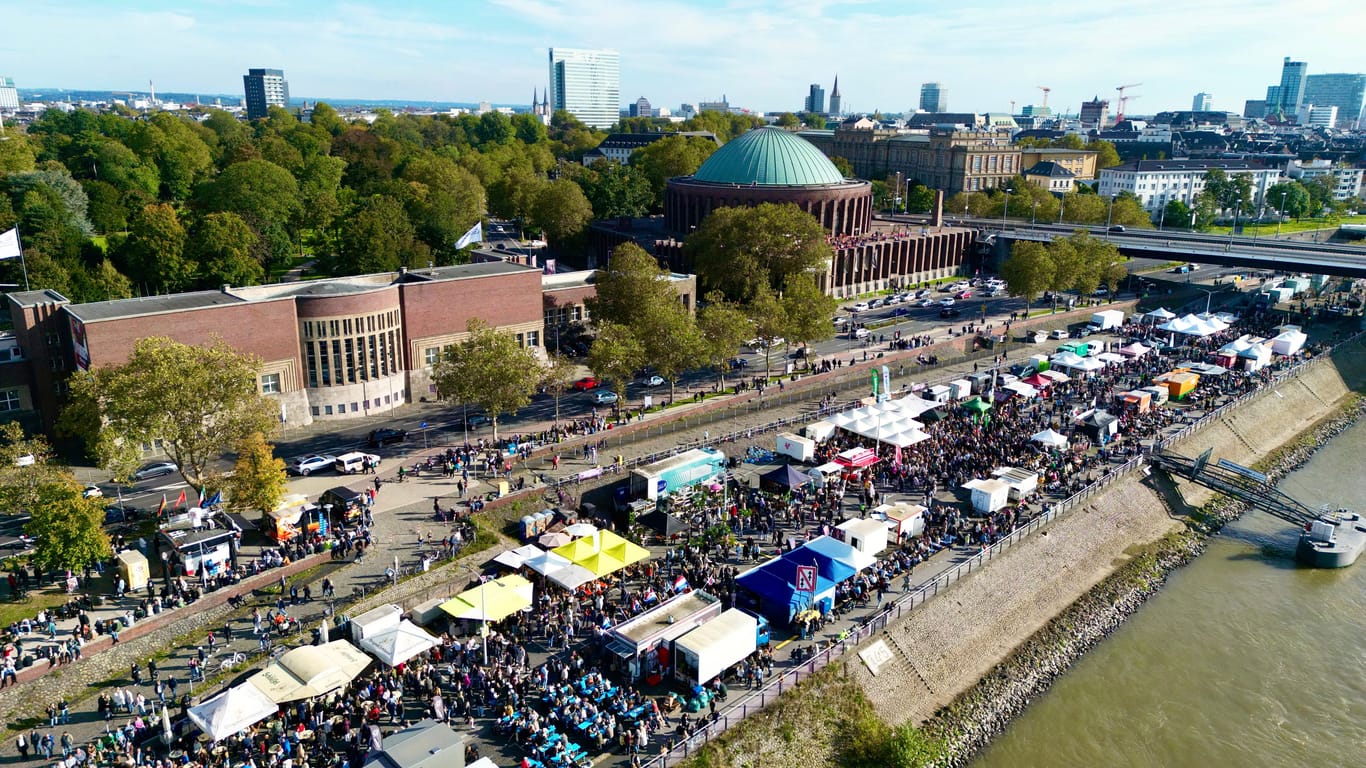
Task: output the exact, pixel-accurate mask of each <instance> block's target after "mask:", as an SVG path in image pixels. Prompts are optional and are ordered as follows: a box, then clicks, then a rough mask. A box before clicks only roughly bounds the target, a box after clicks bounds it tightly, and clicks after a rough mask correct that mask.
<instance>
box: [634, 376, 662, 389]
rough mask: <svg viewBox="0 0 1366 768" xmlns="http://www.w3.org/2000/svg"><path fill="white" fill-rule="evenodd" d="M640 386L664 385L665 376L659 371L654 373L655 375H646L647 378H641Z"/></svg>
mask: <svg viewBox="0 0 1366 768" xmlns="http://www.w3.org/2000/svg"><path fill="white" fill-rule="evenodd" d="M640 386H642V387H662V386H664V377H663V376H660V375H659V374H657V373H656V374H654V375H652V376H646V377H645V378H643V379H641V380H640Z"/></svg>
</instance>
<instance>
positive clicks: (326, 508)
mask: <svg viewBox="0 0 1366 768" xmlns="http://www.w3.org/2000/svg"><path fill="white" fill-rule="evenodd" d="M323 515H324V516H325V517H326V518H327V535H328V536H331V535H332V505H331V504H324V505H323Z"/></svg>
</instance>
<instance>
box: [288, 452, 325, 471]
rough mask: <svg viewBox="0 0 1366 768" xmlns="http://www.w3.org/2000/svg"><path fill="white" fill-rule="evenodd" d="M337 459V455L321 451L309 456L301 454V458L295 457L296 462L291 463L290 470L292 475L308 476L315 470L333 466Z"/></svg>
mask: <svg viewBox="0 0 1366 768" xmlns="http://www.w3.org/2000/svg"><path fill="white" fill-rule="evenodd" d="M336 460H337V457H336V456H330V455H327V454H321V453H311V454H308V455H307V456H300V457H299V458H297V459H295V460H294V463H292V464H290V465H289V467H288V470H289V473H290V474H291V475H298V476H300V477H308V476H309V475H311V474H313V473H314V472H318V471H321V470H324V469H328V468H329V467H331V466H332V464H333V463H335V462H336Z"/></svg>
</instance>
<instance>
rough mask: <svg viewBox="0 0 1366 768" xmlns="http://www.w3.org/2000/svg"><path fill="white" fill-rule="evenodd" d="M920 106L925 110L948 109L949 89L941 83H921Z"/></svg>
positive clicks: (937, 110) (940, 110)
mask: <svg viewBox="0 0 1366 768" xmlns="http://www.w3.org/2000/svg"><path fill="white" fill-rule="evenodd" d="M920 108H921V109H922V110H924V111H926V112H948V111H949V89H948V87H947V86H945V85H944V84H943V83H923V84H921V86H920Z"/></svg>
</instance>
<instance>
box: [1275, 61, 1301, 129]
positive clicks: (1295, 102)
mask: <svg viewBox="0 0 1366 768" xmlns="http://www.w3.org/2000/svg"><path fill="white" fill-rule="evenodd" d="M1308 76H1309V62H1307V61H1291V60H1290V57H1289V56H1286V57H1285V61H1284V62H1283V63H1282V64H1281V84H1280V86H1279V88H1278V90H1277V91H1276V98H1277V99H1278V101H1277V104H1278V105H1279V106H1280V108H1281V112H1282V113H1284V114H1287V115H1293V114H1295V113H1297V112H1299V110H1300V105H1302V104H1304V84H1305V78H1307V77H1308Z"/></svg>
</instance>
